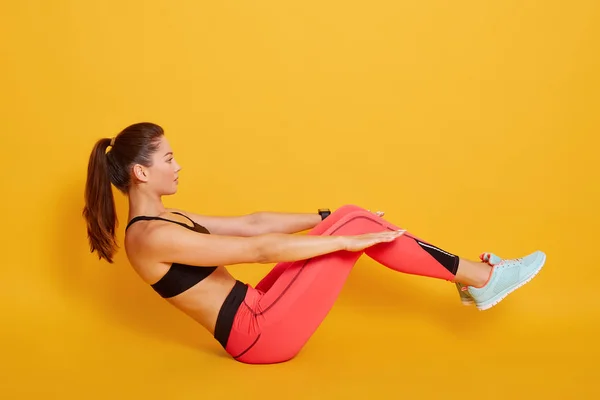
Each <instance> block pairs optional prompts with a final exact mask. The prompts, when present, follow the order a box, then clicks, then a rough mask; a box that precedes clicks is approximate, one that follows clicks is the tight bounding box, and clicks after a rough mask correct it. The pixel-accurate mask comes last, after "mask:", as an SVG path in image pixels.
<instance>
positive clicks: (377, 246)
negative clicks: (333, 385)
mask: <svg viewBox="0 0 600 400" xmlns="http://www.w3.org/2000/svg"><path fill="white" fill-rule="evenodd" d="M109 147H110V149H109ZM107 150H108V152H107ZM180 169H181V168H180V166H179V165H178V164H177V162H176V161H175V159H174V156H173V151H172V149H171V147H170V146H169V142H168V140H167V139H166V138H165V136H164V132H163V129H162V128H161V127H160V126H158V125H155V124H152V123H139V124H134V125H131V126H129V127H127V128H126V129H124V130H123V131H122V132H121V133H119V135H117V136H116V137H115V138H112V139H100V140H99V141H98V142H97V143H96V145H95V147H94V149H93V151H92V154H91V156H90V161H89V165H88V175H87V183H86V189H85V202H86V203H85V208H84V210H83V215H84V217H85V218H86V220H87V232H88V238H89V241H90V247H91V251H92V252H94V251H96V252H97V253H98V255H99V257H100V258H104V259H105V260H107V261H108V262H110V263H112V262H113V260H112V257H113V254H114V252H115V251H116V248H117V245H116V241H115V225H116V222H117V216H116V211H115V205H114V199H113V195H112V190H111V183H112V184H113V185H115V186H116V187H117V188H118V189H119V190H120V191H121V192H122V193H123V194H125V195H126V196H127V197H128V199H129V215H128V224H127V227H126V229H125V238H124V244H125V251H126V254H127V257H128V260H129V262H130V264H131V265H132V266H133V268H134V269H135V271H136V272H137V273H138V274H139V276H140V278H141V279H142V280H143V281H144V282H146V283H147V284H149V285H151V286H152V288H153V289H154V290H155V291H156V292H157V293H158V294H159V295H160V296H162V297H163V298H165V299H167V301H169V302H170V303H171V304H173V305H174V306H175V307H177V308H178V309H180V310H181V311H183V312H184V313H186V314H187V315H189V316H190V317H192V318H193V319H195V320H196V321H198V322H199V323H200V324H201V325H202V326H203V327H204V328H206V329H207V330H208V331H209V332H210V333H211V334H212V335H213V336H214V337H215V339H216V340H218V341H219V343H220V344H221V345H222V346H223V348H224V349H225V350H226V351H227V352H228V353H229V354H230V355H231V356H232V357H233V358H234V359H235V360H237V361H240V362H244V363H252V364H260V363H276V362H283V361H287V360H289V359H291V358H293V357H294V356H295V355H296V354H297V353H298V352H299V351H300V350H301V349H302V347H303V346H304V344H305V343H306V341H307V340H308V339H309V338H310V336H311V335H312V334H313V333H314V331H315V330H316V329H317V327H318V326H319V325H320V323H321V322H322V320H323V318H325V316H326V315H327V313H328V312H329V310H330V309H331V307H332V306H333V304H334V302H335V300H336V298H337V296H338V294H339V293H340V291H341V289H342V286H343V285H344V282H345V281H346V278H347V276H348V274H349V273H350V271H351V270H352V267H353V266H354V264H355V263H356V261H357V260H358V258H359V257H360V256H361V255H362V254H366V255H368V256H369V257H371V258H373V259H374V260H376V261H378V262H379V263H381V264H383V265H384V266H386V267H388V268H391V269H394V270H396V271H399V272H404V273H408V274H414V275H421V276H427V277H431V278H437V279H444V280H447V281H451V282H455V283H456V285H457V287H459V289H460V293H461V298H462V299H463V301H464V302H465V303H468V302H474V303H475V304H476V305H477V307H478V308H479V309H481V310H484V309H488V308H490V307H492V306H494V305H495V304H497V303H498V302H499V301H501V300H502V299H503V298H504V297H505V296H506V295H508V294H509V293H511V292H512V291H514V290H515V289H517V288H518V287H520V286H522V285H523V284H525V283H527V282H528V281H529V280H531V279H532V278H533V277H534V276H535V275H536V274H537V273H538V272H539V271H540V269H541V268H542V266H543V264H544V262H545V254H544V253H542V252H540V251H537V252H534V253H532V254H530V255H528V256H526V257H523V258H517V259H512V260H500V259H499V257H497V256H494V255H492V254H483V255H482V256H480V258H481V260H482V261H484V262H480V261H477V262H475V261H469V260H466V259H464V258H459V257H458V256H457V255H454V254H452V253H449V252H447V251H445V250H442V249H440V248H439V247H437V246H434V245H432V244H430V243H428V242H426V241H424V240H422V239H419V238H417V237H415V236H414V235H412V234H410V233H408V232H406V231H405V230H399V228H398V227H396V226H395V225H393V224H391V223H389V222H387V221H385V220H384V219H383V218H381V216H382V214H381V213H372V212H370V211H368V210H365V209H363V208H360V207H357V206H352V205H346V206H343V207H341V208H339V209H337V210H335V211H334V212H333V213H330V212H329V211H327V210H319V212H318V213H317V212H315V213H314V214H312V213H307V214H300V213H298V214H283V213H278V214H276V213H265V212H256V213H252V214H248V215H243V216H237V217H216V216H206V215H198V214H194V213H191V212H185V211H182V210H176V209H168V208H165V207H164V205H163V204H162V200H161V197H162V196H165V195H171V194H174V193H175V192H176V191H177V184H178V172H179V171H180ZM305 230H309V232H308V234H307V235H293V233H296V232H301V231H305ZM240 263H277V265H276V266H275V267H274V268H273V270H272V271H271V272H269V273H268V274H267V275H266V276H265V277H264V278H263V279H262V280H261V281H260V282H259V283H258V284H257V285H256V286H255V287H252V286H251V285H249V284H244V283H242V282H240V281H239V280H236V279H235V278H234V277H233V276H232V275H230V274H229V272H228V271H227V270H226V269H225V267H224V266H225V265H233V264H240Z"/></svg>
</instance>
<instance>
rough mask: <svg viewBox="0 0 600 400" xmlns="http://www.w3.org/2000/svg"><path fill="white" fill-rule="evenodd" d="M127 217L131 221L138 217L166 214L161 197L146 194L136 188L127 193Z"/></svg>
mask: <svg viewBox="0 0 600 400" xmlns="http://www.w3.org/2000/svg"><path fill="white" fill-rule="evenodd" d="M127 198H128V200H129V217H128V220H131V219H132V218H133V217H136V216H138V215H148V216H157V215H160V214H163V213H165V212H166V208H165V206H164V205H163V203H162V199H161V196H159V195H157V194H155V193H148V192H145V191H143V190H140V189H138V188H136V187H134V188H132V189H131V190H130V191H129V194H128V196H127Z"/></svg>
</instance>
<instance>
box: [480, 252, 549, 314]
mask: <svg viewBox="0 0 600 400" xmlns="http://www.w3.org/2000/svg"><path fill="white" fill-rule="evenodd" d="M545 263H546V254H545V253H542V261H541V263H540V266H539V267H537V269H536V270H535V271H534V272H533V273H532V274H531V276H530V277H529V278H527V279H526V280H524V281H523V282H521V283H519V284H518V285H517V286H514V287H511V288H508V289H507V290H505V291H504V292H503V293H502V294H499V295H497V297H494V298H493V299H492V300H488V301H491V303H487V302H486V303H482V304H477V309H479V311H484V310H489V309H490V308H492V307H494V306H495V305H496V304H498V303H500V302H501V301H502V300H504V298H505V297H506V296H508V295H509V294H511V293H512V292H514V291H515V290H517V289H518V288H520V287H521V286H523V285H525V284H527V283H529V282H530V281H531V280H532V279H533V278H535V277H536V275H537V274H538V273H539V272H540V271H541V270H542V268H543V267H544V264H545Z"/></svg>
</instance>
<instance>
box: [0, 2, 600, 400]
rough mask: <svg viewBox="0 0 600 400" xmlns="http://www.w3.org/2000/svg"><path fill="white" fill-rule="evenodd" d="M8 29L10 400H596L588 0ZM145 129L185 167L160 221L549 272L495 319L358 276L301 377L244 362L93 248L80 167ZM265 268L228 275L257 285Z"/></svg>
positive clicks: (598, 27) (69, 11) (5, 142)
mask: <svg viewBox="0 0 600 400" xmlns="http://www.w3.org/2000/svg"><path fill="white" fill-rule="evenodd" d="M0 15H1V17H0V46H1V47H0V54H1V57H2V61H1V63H0V83H1V85H2V86H1V95H0V109H1V110H2V129H1V133H0V134H1V135H2V157H0V160H1V161H0V162H1V163H2V164H1V168H0V171H1V174H2V176H1V178H2V181H1V182H2V185H3V191H2V208H3V218H2V227H3V229H2V250H3V251H2V254H3V268H2V275H1V280H2V285H1V286H2V287H1V290H0V296H1V299H0V300H1V304H2V305H1V307H2V323H1V329H0V332H1V333H0V343H1V346H2V349H1V363H0V391H1V392H2V397H3V398H7V399H13V398H14V399H17V398H19V399H20V398H57V399H58V398H61V399H64V398H78V399H84V398H103V399H104V398H115V399H124V398H129V399H133V398H140V399H141V398H146V399H154V398H156V399H163V398H170V399H197V398H268V399H283V398H293V399H296V398H299V399H326V398H366V397H367V396H370V397H372V398H386V399H387V398H389V399H396V398H407V399H408V398H427V399H429V398H431V399H433V398H440V399H454V398H456V399H458V398H484V399H500V398H508V396H512V397H515V398H530V396H532V395H539V396H541V397H543V398H560V399H566V398H594V397H595V396H598V395H599V394H600V390H599V389H598V386H597V382H596V380H597V377H598V372H599V369H598V365H597V359H598V356H600V351H599V347H600V346H599V345H598V342H597V338H598V335H599V334H600V328H599V325H600V324H599V321H598V320H599V319H598V316H599V314H600V311H599V310H600V301H599V300H598V287H599V283H600V280H599V276H600V273H599V272H598V271H599V264H598V262H599V261H598V259H599V258H598V253H597V251H598V239H599V237H598V236H599V235H598V232H597V226H598V223H599V222H600V219H599V217H598V209H597V207H598V205H599V204H600V195H599V190H598V182H599V179H598V178H599V168H598V166H597V162H598V159H599V157H598V144H599V140H598V137H597V135H598V128H600V113H599V106H600V101H599V100H600V97H599V94H598V93H600V92H599V91H600V79H599V76H600V75H599V73H598V71H599V70H600V69H599V67H600V63H599V60H600V57H599V54H600V45H599V41H598V39H599V38H600V24H599V23H598V21H599V18H600V5H599V3H598V2H597V1H593V0H589V1H583V0H582V1H577V0H575V1H569V2H564V1H558V0H556V1H544V2H541V1H517V0H506V1H498V2H484V1H476V0H473V1H456V2H450V1H442V0H426V1H371V2H348V1H302V2H285V1H218V2H194V1H180V2H170V1H157V0H152V1H140V0H137V1H114V0H110V1H103V2H86V1H17V0H12V1H10V0H8V1H3V2H2V4H1V5H0ZM139 121H152V122H155V123H158V124H160V125H162V126H163V127H164V128H165V130H166V132H167V137H168V139H169V140H170V142H171V144H172V146H173V147H174V149H175V152H176V157H177V158H178V161H179V162H180V164H182V166H183V170H182V171H181V174H180V176H181V178H180V184H179V192H178V194H177V195H175V196H173V197H169V198H165V199H164V200H165V203H166V204H167V205H168V206H172V207H180V208H183V209H187V210H190V211H193V212H199V213H208V214H223V215H234V214H243V213H248V212H253V211H259V210H260V211H289V212H313V211H314V210H316V209H317V208H318V207H330V208H336V207H339V206H340V205H342V204H347V203H352V204H358V205H361V206H363V207H365V208H370V209H372V210H383V211H385V212H386V218H388V219H389V220H390V221H392V222H394V223H396V224H397V225H400V226H402V227H405V228H408V229H409V230H410V231H412V232H413V233H415V234H417V235H420V236H421V237H423V238H425V239H427V240H430V241H432V242H433V243H435V244H437V245H439V246H441V247H442V248H444V249H446V250H449V251H452V252H455V253H458V254H459V255H461V256H463V257H468V258H476V257H477V255H478V254H479V253H480V252H483V251H493V252H496V253H498V254H500V255H501V256H504V257H518V256H521V255H524V254H526V253H529V252H531V251H534V250H537V249H541V250H544V251H545V252H546V253H547V255H548V261H547V264H546V267H545V268H544V270H543V271H542V273H541V274H540V275H539V276H538V277H537V278H536V279H534V280H533V281H532V282H531V283H529V284H528V285H527V286H525V287H524V288H522V289H519V290H518V291H517V292H515V293H514V294H512V295H511V296H509V297H508V298H507V299H506V300H505V301H503V302H502V303H501V304H500V305H498V306H497V307H495V308H493V309H491V310H489V311H486V312H479V311H476V310H475V309H473V308H465V307H462V306H461V305H460V303H459V299H458V295H457V293H456V291H455V289H454V287H453V285H452V284H449V283H447V282H445V281H434V280H428V279H424V278H420V277H414V276H408V275H401V274H397V273H394V272H392V271H390V270H387V269H386V268H384V267H382V266H380V265H378V264H376V263H374V262H373V261H371V260H370V259H368V258H366V257H364V258H361V260H360V261H359V263H358V264H357V266H356V269H355V271H354V272H353V274H352V275H351V277H350V279H349V281H348V283H347V286H346V287H345V289H344V291H343V293H342V295H341V297H340V299H339V301H338V303H337V304H336V306H335V307H334V309H333V311H332V312H331V313H330V315H329V317H328V318H327V320H326V321H325V322H324V323H323V325H322V326H321V328H320V329H319V330H318V331H317V333H316V334H315V336H314V337H313V338H312V340H311V341H310V342H309V343H308V345H307V346H306V347H305V349H304V351H303V352H302V353H301V354H300V355H299V356H298V357H297V358H296V359H294V360H293V361H291V362H289V363H285V364H279V365H269V366H248V365H243V364H239V363H236V362H234V361H232V360H231V359H230V358H229V357H228V356H226V354H225V353H224V352H223V351H222V350H221V349H220V347H219V345H218V343H217V342H216V341H214V339H212V338H211V337H210V336H209V335H208V334H207V333H205V332H204V331H203V330H201V328H199V327H198V326H197V325H196V324H195V323H193V322H192V321H191V320H190V319H188V318H187V317H185V316H183V314H180V313H179V312H178V311H176V310H175V309H174V308H172V307H170V306H169V305H168V304H167V303H166V302H164V301H162V300H161V299H160V298H159V297H158V296H157V295H155V293H153V292H152V291H151V289H150V288H149V287H148V286H146V285H144V284H143V283H142V282H141V281H140V280H139V279H138V278H137V276H136V275H135V274H134V273H133V271H132V270H131V269H130V267H129V265H128V263H127V260H126V257H125V254H124V251H123V250H122V249H121V251H120V252H119V253H118V254H117V257H116V264H115V265H109V264H107V263H105V262H99V261H98V260H97V258H96V255H95V254H94V255H92V254H90V253H89V251H88V244H87V238H86V234H85V224H84V221H83V219H82V217H81V210H82V207H83V188H84V183H85V176H86V168H87V161H88V157H89V154H90V151H91V149H92V146H93V144H94V143H95V141H96V140H97V139H99V138H101V137H112V136H114V135H115V134H117V133H118V132H119V131H120V130H121V129H122V128H124V127H125V126H127V125H129V124H131V123H134V122H139ZM115 194H116V199H117V205H118V214H119V218H120V225H119V240H120V243H122V241H121V238H122V235H123V231H124V227H125V224H126V217H127V208H126V207H127V203H126V201H125V199H124V198H123V197H122V196H121V195H120V194H118V193H117V192H115ZM270 267H271V266H270V265H242V266H235V267H233V268H231V270H232V271H233V273H234V274H235V275H236V277H238V278H239V279H242V280H246V281H248V282H250V283H253V284H254V283H256V282H257V281H258V280H259V279H260V277H261V276H263V275H264V274H265V273H266V272H267V271H268V270H269V268H270ZM596 398H597V397H596Z"/></svg>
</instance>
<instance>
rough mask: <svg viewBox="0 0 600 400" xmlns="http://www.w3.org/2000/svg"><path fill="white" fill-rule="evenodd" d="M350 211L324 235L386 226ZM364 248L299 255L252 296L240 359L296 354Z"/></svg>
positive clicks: (281, 358)
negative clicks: (363, 221) (359, 220)
mask: <svg viewBox="0 0 600 400" xmlns="http://www.w3.org/2000/svg"><path fill="white" fill-rule="evenodd" d="M357 215H358V216H360V215H362V214H361V213H358V212H355V213H349V214H347V215H345V216H344V217H342V218H340V219H339V220H338V221H336V222H335V223H334V224H332V225H331V226H330V227H329V229H327V230H326V231H325V232H323V235H331V234H339V235H353V234H360V233H367V232H378V231H381V230H382V227H381V226H378V225H377V224H367V225H365V224H360V223H357V222H356V217H357ZM362 254H363V252H349V251H336V252H333V253H328V254H324V255H321V256H318V257H313V258H310V259H308V260H300V261H295V262H293V263H290V265H289V266H288V267H287V268H286V269H285V270H284V271H283V272H282V273H281V274H280V275H279V277H278V279H276V280H275V282H273V284H272V285H271V287H270V288H269V290H267V291H266V292H264V293H263V292H261V294H260V296H255V297H254V298H253V299H252V300H251V301H248V302H247V303H246V304H245V306H246V310H245V311H244V312H248V311H250V312H251V313H252V318H247V319H248V320H249V321H252V325H251V326H244V327H243V328H242V329H241V331H243V332H248V331H252V332H254V333H255V335H254V337H253V338H252V339H253V340H250V338H247V339H246V340H245V341H244V342H245V343H246V344H248V343H250V344H249V345H247V346H245V348H241V347H238V348H236V352H237V354H238V356H237V357H238V360H239V361H242V362H251V363H266V362H281V361H285V360H288V359H290V358H292V357H293V356H294V355H296V354H297V353H298V352H299V351H300V350H301V348H302V347H303V346H304V344H305V343H306V342H307V341H308V339H309V338H310V337H311V336H312V334H313V333H314V332H315V331H316V329H317V328H318V327H319V325H320V324H321V322H322V321H323V319H324V318H325V317H326V316H327V314H328V313H329V311H330V310H331V308H332V307H333V305H334V303H335V301H336V299H337V298H338V296H339V293H340V292H341V290H342V288H343V286H344V284H345V282H346V280H347V277H348V275H349V274H350V272H351V271H352V268H353V266H354V265H355V264H356V261H357V260H358V259H359V257H360V256H361V255H362Z"/></svg>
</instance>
